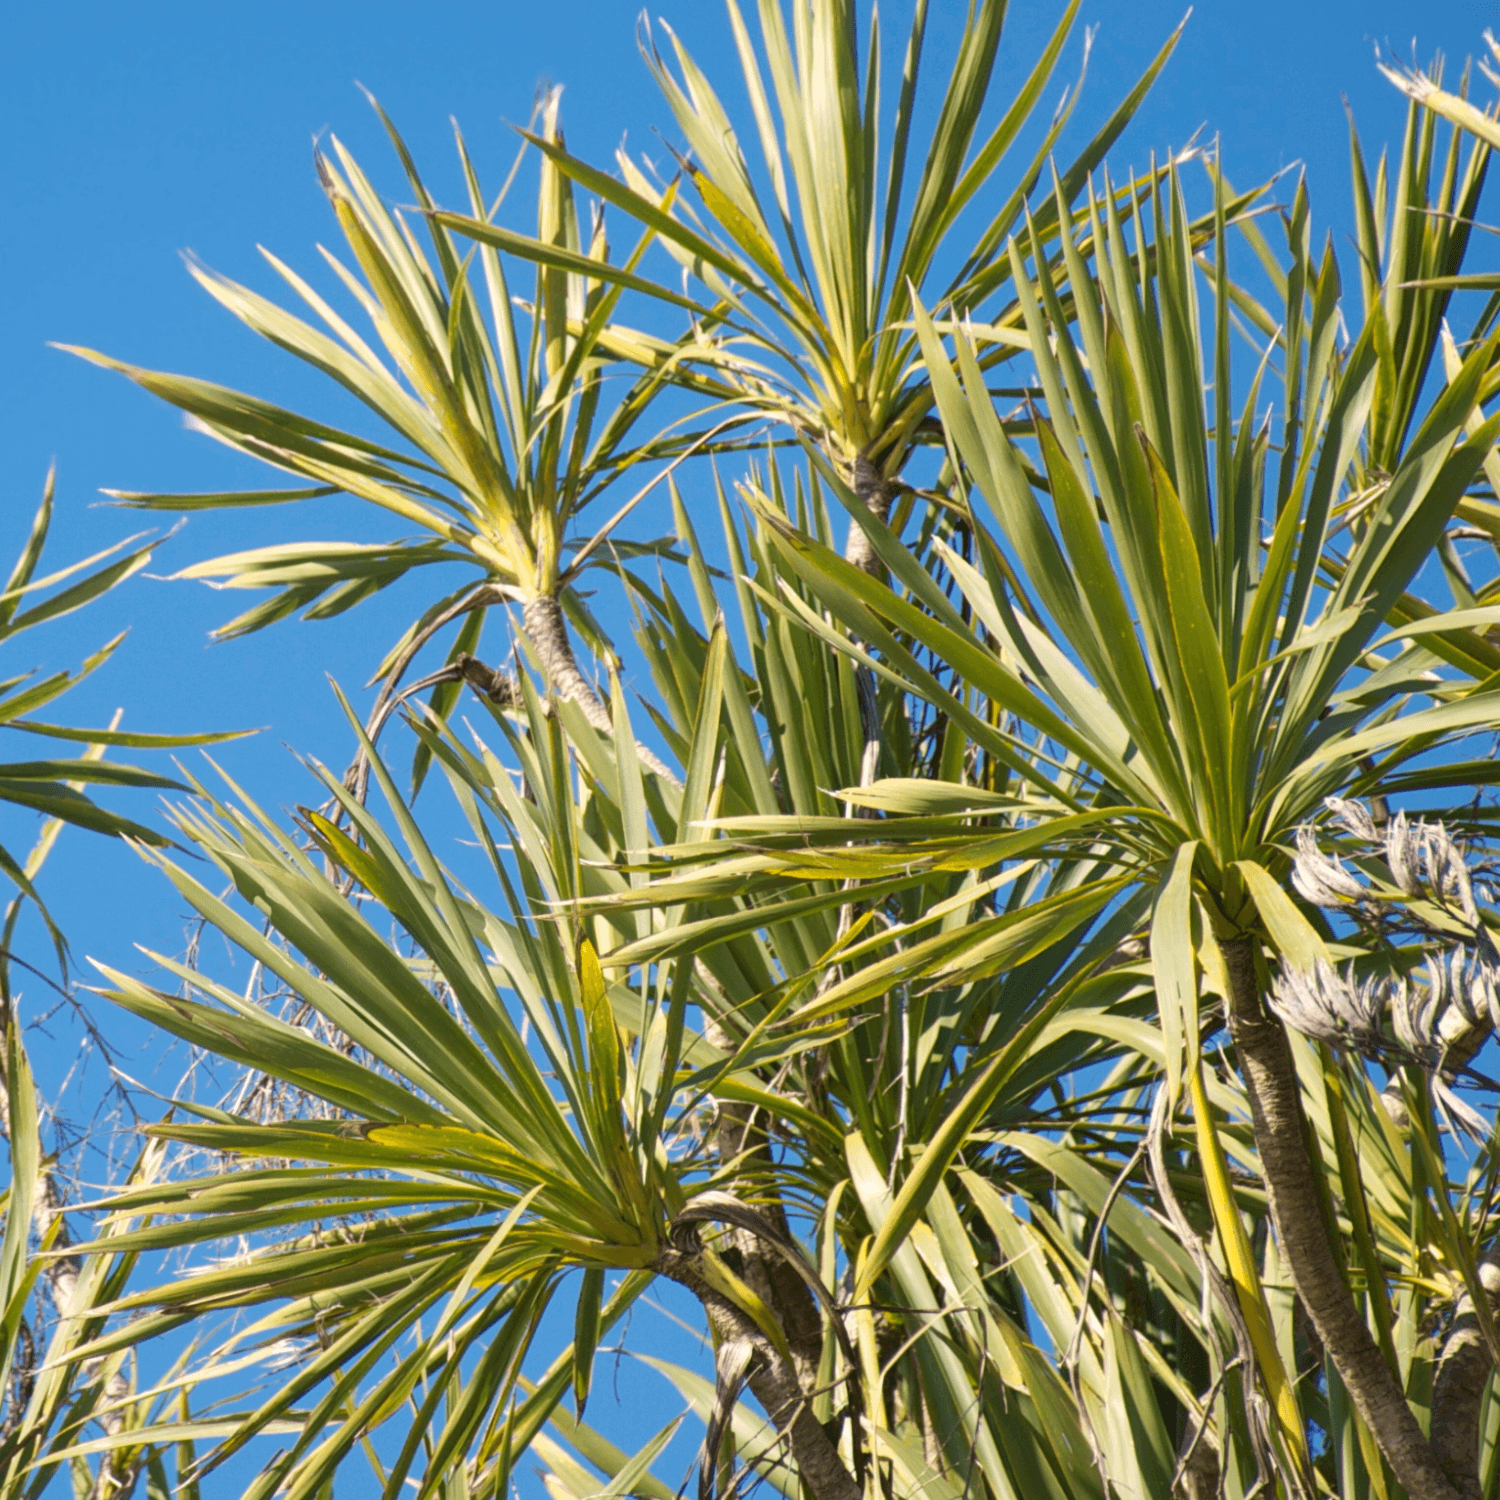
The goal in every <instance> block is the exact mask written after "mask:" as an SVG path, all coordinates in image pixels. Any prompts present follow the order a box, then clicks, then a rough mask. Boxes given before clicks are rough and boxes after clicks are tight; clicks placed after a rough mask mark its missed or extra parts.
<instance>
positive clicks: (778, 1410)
mask: <svg viewBox="0 0 1500 1500" xmlns="http://www.w3.org/2000/svg"><path fill="white" fill-rule="evenodd" d="M655 1269H656V1271H657V1272H658V1274H660V1275H662V1276H665V1277H667V1279H668V1280H670V1281H675V1282H676V1283H677V1284H678V1285H679V1286H681V1287H686V1288H687V1290H688V1291H690V1292H691V1293H692V1294H693V1295H694V1296H695V1297H696V1298H697V1299H698V1300H699V1302H701V1303H702V1304H703V1310H704V1312H706V1313H707V1314H708V1319H709V1322H710V1323H712V1324H713V1328H714V1333H715V1334H716V1335H717V1336H718V1338H719V1339H720V1341H721V1342H722V1341H728V1340H743V1341H745V1342H747V1343H748V1344H749V1345H750V1346H751V1348H752V1349H753V1350H754V1358H753V1360H752V1363H751V1366H750V1371H749V1382H748V1383H749V1386H750V1389H751V1391H752V1392H753V1393H754V1395H755V1399H756V1400H757V1401H759V1402H760V1404H761V1405H762V1406H763V1407H764V1408H765V1410H766V1415H767V1416H768V1417H769V1418H770V1419H771V1423H772V1425H773V1426H774V1427H775V1428H776V1431H777V1432H778V1433H779V1434H780V1435H781V1436H782V1437H783V1438H784V1439H785V1440H786V1443H787V1446H788V1447H789V1448H790V1449H791V1451H792V1458H793V1460H794V1462H795V1463H796V1465H797V1475H798V1477H799V1478H800V1479H801V1481H802V1483H803V1485H804V1486H805V1487H806V1492H807V1494H808V1495H809V1496H810V1497H811V1500H863V1493H862V1491H861V1489H860V1486H859V1484H858V1483H857V1482H856V1480H855V1478H854V1476H853V1475H852V1474H851V1473H850V1472H849V1470H848V1469H847V1468H846V1467H845V1466H844V1461H843V1459H842V1458H840V1457H839V1451H838V1448H837V1447H836V1446H835V1445H834V1442H833V1440H832V1439H831V1438H830V1437H829V1436H828V1434H827V1433H826V1432H824V1431H823V1424H822V1423H821V1422H819V1421H818V1419H817V1418H816V1417H815V1416H814V1415H813V1409H812V1398H811V1397H810V1396H809V1395H808V1394H807V1393H806V1392H805V1391H804V1390H803V1388H802V1383H801V1381H800V1380H798V1378H797V1372H796V1370H795V1368H794V1367H793V1365H792V1363H791V1362H790V1361H789V1360H788V1359H786V1358H785V1357H784V1356H783V1355H782V1354H781V1353H780V1352H779V1351H778V1350H777V1348H776V1346H775V1344H773V1343H772V1342H771V1340H770V1339H769V1338H767V1337H766V1335H765V1334H764V1333H762V1332H761V1330H760V1329H759V1328H757V1327H756V1326H755V1324H754V1322H752V1321H751V1319H750V1318H749V1317H747V1316H746V1315H745V1314H744V1313H743V1312H741V1311H740V1309H739V1308H738V1307H736V1306H735V1305H734V1304H733V1303H732V1302H730V1301H729V1300H728V1298H726V1297H723V1296H721V1295H720V1294H719V1293H718V1292H717V1291H715V1290H714V1288H713V1287H711V1286H710V1285H709V1284H708V1282H707V1280H706V1279H705V1278H704V1275H703V1273H702V1270H701V1269H700V1268H699V1264H698V1256H697V1255H696V1254H692V1253H689V1252H688V1251H686V1250H683V1249H679V1248H677V1247H675V1246H674V1247H671V1248H666V1249H663V1250H662V1251H661V1252H660V1254H658V1256H657V1258H656V1265H655Z"/></svg>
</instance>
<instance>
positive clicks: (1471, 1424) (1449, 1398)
mask: <svg viewBox="0 0 1500 1500" xmlns="http://www.w3.org/2000/svg"><path fill="white" fill-rule="evenodd" d="M1478 1269H1479V1283H1480V1285H1481V1286H1482V1287H1483V1288H1484V1292H1485V1295H1486V1296H1487V1297H1488V1298H1489V1303H1490V1308H1491V1311H1492V1314H1493V1315H1494V1316H1497V1317H1500V1251H1497V1250H1491V1251H1490V1252H1489V1254H1488V1255H1486V1256H1485V1257H1484V1258H1483V1259H1482V1260H1481V1261H1480V1262H1479V1268H1478ZM1493 1368H1494V1361H1493V1360H1492V1359H1491V1358H1490V1352H1489V1350H1488V1349H1487V1348H1486V1347H1485V1342H1484V1335H1483V1334H1482V1333H1481V1332H1480V1327H1479V1318H1478V1315H1477V1314H1476V1312H1475V1310H1474V1303H1473V1300H1472V1298H1471V1297H1470V1296H1469V1294H1468V1292H1467V1291H1465V1292H1464V1293H1463V1294H1462V1295H1461V1296H1460V1297H1459V1299H1458V1303H1457V1305H1456V1307H1455V1308H1454V1314H1453V1321H1452V1322H1451V1323H1450V1324H1449V1327H1448V1334H1447V1337H1446V1338H1445V1339H1444V1340H1443V1349H1442V1353H1441V1354H1440V1355H1439V1356H1438V1367H1437V1377H1436V1379H1435V1380H1434V1381H1433V1386H1432V1451H1433V1452H1434V1453H1435V1454H1436V1455H1437V1461H1438V1463H1439V1464H1441V1465H1442V1468H1443V1472H1444V1473H1445V1474H1447V1476H1448V1478H1449V1479H1450V1480H1451V1481H1452V1483H1453V1487H1454V1488H1455V1489H1456V1490H1457V1491H1458V1492H1459V1494H1460V1495H1462V1496H1463V1497H1464V1500H1480V1489H1479V1417H1480V1409H1481V1407H1482V1406H1483V1404H1484V1388H1485V1382H1486V1381H1487V1380H1488V1379H1489V1376H1490V1371H1491V1370H1492V1369H1493Z"/></svg>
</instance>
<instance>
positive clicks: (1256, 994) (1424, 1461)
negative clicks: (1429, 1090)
mask: <svg viewBox="0 0 1500 1500" xmlns="http://www.w3.org/2000/svg"><path fill="white" fill-rule="evenodd" d="M1222 947H1223V954H1224V964H1225V968H1226V969H1227V970H1228V975H1229V991H1230V995H1229V1031H1230V1035H1231V1036H1232V1037H1233V1038H1234V1043H1235V1049H1236V1051H1237V1053H1238V1056H1239V1065H1240V1072H1241V1074H1242V1075H1243V1077H1244V1080H1245V1088H1246V1092H1247V1093H1248V1094H1249V1097H1250V1116H1251V1122H1252V1125H1253V1127H1254V1132H1255V1146H1256V1150H1257V1151H1258V1152H1259V1153H1260V1161H1261V1170H1262V1171H1263V1172H1264V1173H1265V1179H1266V1192H1267V1195H1268V1197H1269V1198H1270V1204H1271V1218H1272V1221H1273V1223H1274V1224H1275V1226H1276V1236H1277V1238H1278V1239H1279V1240H1280V1242H1281V1248H1282V1254H1283V1255H1285V1257H1286V1261H1287V1265H1288V1267H1289V1268H1290V1270H1291V1273H1292V1283H1293V1285H1294V1286H1295V1287H1296V1289H1297V1295H1298V1296H1299V1297H1301V1299H1302V1304H1303V1306H1304V1307H1306V1309H1307V1311H1308V1315H1309V1316H1310V1317H1311V1318H1312V1321H1313V1326H1314V1327H1315V1328H1316V1329H1317V1330H1318V1337H1319V1338H1321V1339H1322V1340H1323V1344H1324V1346H1325V1347H1326V1348H1327V1350H1328V1352H1329V1354H1330V1355H1331V1356H1332V1358H1333V1363H1334V1366H1335V1368H1336V1369H1337V1370H1338V1372H1339V1375H1340V1377H1341V1378H1342V1380H1343V1382H1344V1385H1345V1386H1346V1387H1347V1389H1348V1391H1349V1396H1350V1399H1351V1400H1352V1401H1353V1402H1354V1406H1355V1409H1356V1410H1357V1411H1358V1412H1359V1415H1360V1417H1361V1419H1362V1420H1363V1421H1364V1424H1365V1426H1366V1427H1367V1428H1368V1429H1369V1431H1370V1433H1371V1435H1372V1436H1373V1437H1374V1438H1375V1441H1376V1442H1377V1443H1378V1444H1379V1445H1380V1451H1381V1452H1382V1453H1383V1454H1384V1455H1385V1457H1386V1460H1387V1461H1388V1462H1389V1463H1390V1466H1391V1469H1392V1471H1393V1472H1394V1473H1395V1475H1396V1478H1397V1479H1398V1480H1399V1481H1400V1482H1401V1484H1402V1485H1404V1486H1405V1488H1406V1492H1407V1494H1408V1496H1409V1497H1410V1500H1460V1495H1459V1492H1458V1491H1457V1490H1455V1489H1454V1487H1453V1485H1452V1484H1451V1483H1450V1482H1449V1479H1448V1476H1447V1475H1446V1474H1445V1473H1444V1472H1443V1469H1442V1467H1441V1466H1440V1465H1439V1463H1438V1461H1437V1458H1436V1456H1435V1454H1434V1452H1433V1449H1432V1447H1431V1445H1430V1444H1429V1443H1428V1441H1427V1439H1426V1437H1424V1436H1423V1434H1422V1429H1421V1428H1420V1427H1419V1426H1418V1425H1417V1420H1416V1418H1415V1417H1414V1416H1413V1415H1412V1413H1411V1408H1410V1407H1409V1406H1407V1404H1406V1396H1405V1394H1404V1393H1403V1392H1402V1390H1401V1388H1400V1387H1399V1386H1398V1385H1397V1384H1396V1381H1395V1377H1394V1376H1393V1375H1392V1374H1391V1372H1390V1369H1389V1367H1388V1366H1387V1365H1386V1362H1385V1358H1384V1356H1383V1355H1382V1354H1381V1352H1380V1350H1379V1348H1378V1347H1377V1346H1376V1344H1375V1340H1374V1339H1373V1338H1372V1337H1371V1336H1370V1330H1369V1328H1368V1327H1367V1326H1366V1324H1365V1320H1364V1318H1363V1317H1362V1316H1361V1315H1360V1312H1359V1309H1358V1308H1357V1307H1356V1306H1355V1304H1354V1298H1353V1296H1352V1295H1351V1293H1350V1291H1349V1288H1348V1287H1347V1285H1345V1282H1344V1278H1343V1274H1342V1272H1341V1269H1340V1265H1339V1260H1338V1258H1337V1256H1336V1254H1335V1249H1334V1246H1333V1245H1332V1244H1331V1243H1330V1242H1329V1238H1328V1232H1327V1230H1326V1228H1325V1227H1324V1220H1323V1209H1322V1203H1321V1200H1320V1197H1319V1193H1318V1185H1317V1182H1316V1180H1315V1178H1314V1176H1313V1168H1312V1162H1311V1160H1310V1154H1309V1145H1308V1142H1309V1134H1308V1126H1307V1121H1306V1118H1305V1116H1304V1114H1303V1111H1302V1096H1301V1089H1300V1086H1299V1084H1298V1080H1297V1069H1296V1064H1295V1063H1294V1062H1293V1059H1292V1050H1291V1047H1290V1045H1289V1044H1288V1042H1287V1038H1286V1032H1285V1030H1284V1029H1283V1027H1282V1024H1281V1022H1280V1021H1278V1020H1277V1019H1276V1018H1275V1017H1274V1016H1272V1015H1270V1014H1268V1012H1267V1011H1266V1009H1265V1006H1264V1004H1263V1003H1262V999H1261V992H1260V984H1259V981H1258V980H1257V978H1256V974H1255V950H1254V947H1253V946H1252V944H1251V942H1250V940H1249V939H1247V938H1236V939H1233V940H1231V941H1228V942H1225V943H1224V944H1223V945H1222Z"/></svg>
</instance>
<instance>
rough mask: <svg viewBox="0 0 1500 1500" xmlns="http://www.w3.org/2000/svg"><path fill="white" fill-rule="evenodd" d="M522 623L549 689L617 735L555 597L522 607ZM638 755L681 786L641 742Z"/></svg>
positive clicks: (596, 724) (597, 725)
mask: <svg viewBox="0 0 1500 1500" xmlns="http://www.w3.org/2000/svg"><path fill="white" fill-rule="evenodd" d="M521 621H522V624H523V625H524V627H525V630H526V639H527V640H528V641H530V642H531V646H532V649H533V650H534V651H535V652H536V654H537V660H538V661H539V662H541V664H542V673H543V675H544V676H545V677H546V679H547V686H548V687H550V688H551V689H552V691H553V692H554V693H556V694H557V696H558V697H559V698H564V699H566V700H567V701H568V702H570V703H576V704H577V705H578V706H579V708H581V709H582V710H583V716H584V718H586V719H587V720H588V721H589V723H590V724H592V725H593V726H594V728H595V729H597V730H599V731H600V733H601V734H613V733H614V728H615V726H614V720H613V719H612V718H611V717H610V712H609V708H608V707H607V705H606V704H605V703H604V700H603V699H602V698H600V696H599V695H598V693H596V692H595V691H594V685H593V684H592V683H591V682H590V681H589V680H588V678H587V677H585V676H584V675H583V673H582V672H580V671H579V670H578V659H577V658H576V657H575V656H574V655H573V643H572V642H571V641H570V640H569V639H568V625H567V621H566V620H565V619H564V618H563V611H562V604H561V603H560V602H559V600H558V599H557V597H556V595H554V594H539V595H538V596H537V597H536V598H534V599H528V600H527V601H526V602H525V603H524V604H523V605H522V606H521ZM636 753H637V754H638V755H639V756H640V758H641V763H642V764H643V765H645V766H649V767H650V769H651V770H653V771H655V772H656V774H657V775H658V776H664V777H666V778H667V780H668V781H670V782H672V784H673V785H674V786H679V785H681V783H680V782H679V781H678V779H677V777H676V775H674V774H673V772H672V771H671V770H670V769H669V768H668V766H667V765H666V763H665V762H664V761H663V760H662V759H661V758H660V757H659V756H657V755H656V754H654V753H653V752H652V751H651V750H649V749H648V748H647V747H646V746H645V745H643V744H641V743H640V741H639V740H637V741H636Z"/></svg>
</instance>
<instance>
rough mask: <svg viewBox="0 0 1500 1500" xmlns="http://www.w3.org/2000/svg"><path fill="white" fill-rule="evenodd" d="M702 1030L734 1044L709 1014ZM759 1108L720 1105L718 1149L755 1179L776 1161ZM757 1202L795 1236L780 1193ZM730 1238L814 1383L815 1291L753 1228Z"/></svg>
mask: <svg viewBox="0 0 1500 1500" xmlns="http://www.w3.org/2000/svg"><path fill="white" fill-rule="evenodd" d="M703 1035H704V1038H705V1040H706V1041H708V1042H709V1043H710V1045H712V1046H715V1047H717V1048H719V1050H720V1051H721V1052H725V1053H732V1052H733V1051H734V1050H735V1045H736V1044H735V1039H734V1038H733V1037H732V1036H730V1034H729V1033H728V1032H727V1031H725V1030H724V1028H723V1027H722V1026H720V1025H719V1024H718V1022H717V1021H715V1020H713V1019H712V1018H711V1017H705V1018H704V1026H703ZM757 1113H758V1111H757V1110H756V1108H755V1106H754V1105H752V1104H738V1103H732V1102H728V1101H724V1100H721V1101H719V1103H718V1105H717V1106H716V1109H715V1114H714V1153H715V1155H716V1156H717V1157H718V1158H719V1160H720V1162H721V1163H728V1162H732V1161H737V1162H738V1163H739V1167H738V1170H737V1172H736V1176H737V1177H738V1178H739V1179H740V1180H742V1181H743V1180H744V1179H745V1178H746V1177H747V1176H748V1177H749V1178H750V1179H751V1180H752V1181H753V1180H754V1177H755V1174H756V1171H757V1169H758V1168H762V1167H763V1168H764V1169H765V1170H766V1171H767V1172H768V1173H769V1171H770V1168H771V1166H772V1161H771V1151H770V1142H769V1140H768V1139H767V1137H766V1131H765V1126H764V1124H763V1123H760V1122H757V1120H756V1115H757ZM755 1207H756V1209H757V1211H758V1212H759V1213H760V1214H762V1215H763V1216H764V1217H765V1218H766V1219H767V1220H768V1221H769V1222H770V1224H771V1227H772V1228H773V1229H774V1230H775V1231H776V1232H777V1233H778V1234H780V1235H781V1236H782V1237H783V1238H785V1239H788V1240H789V1239H791V1237H792V1236H791V1229H790V1228H789V1226H788V1224H787V1221H786V1210H785V1208H784V1207H783V1206H782V1202H781V1199H780V1197H778V1196H776V1195H774V1194H768V1195H756V1202H755ZM725 1238H726V1240H727V1242H728V1243H729V1244H730V1245H732V1246H733V1247H734V1249H736V1250H738V1251H739V1253H740V1257H741V1260H742V1262H743V1269H742V1270H741V1272H740V1275H741V1276H742V1277H743V1278H744V1280H745V1283H746V1284H747V1285H748V1286H749V1288H750V1290H751V1291H752V1292H754V1293H755V1295H756V1296H757V1297H759V1298H760V1300H761V1301H762V1302H764V1303H765V1304H766V1306H767V1307H769V1308H770V1309H771V1311H772V1312H773V1313H774V1314H775V1315H776V1321H777V1322H778V1323H779V1324H780V1326H781V1330H782V1332H783V1333H784V1334H785V1335H786V1341H787V1347H788V1348H790V1350H791V1351H792V1362H793V1364H794V1365H795V1367H796V1372H797V1377H798V1379H799V1380H801V1382H802V1383H803V1385H804V1386H806V1387H807V1388H808V1389H811V1388H812V1385H813V1382H814V1381H815V1380H816V1379H817V1375H818V1365H819V1362H820V1361H821V1359H822V1356H823V1319H822V1317H821V1315H820V1314H819V1312H818V1304H817V1303H816V1302H815V1301H814V1300H813V1295H812V1293H811V1292H810V1291H808V1289H807V1286H806V1285H805V1284H804V1282H803V1280H802V1278H801V1277H800V1276H798V1275H797V1273H796V1272H795V1271H794V1270H793V1269H792V1268H791V1266H789V1265H788V1264H787V1263H786V1261H785V1260H784V1259H783V1258H782V1257H781V1256H779V1255H772V1254H767V1253H766V1251H765V1249H764V1248H763V1246H762V1245H761V1243H760V1240H759V1239H758V1238H757V1237H756V1236H755V1235H754V1234H752V1233H751V1232H750V1231H749V1230H746V1229H739V1228H730V1229H728V1230H727V1231H726V1233H725Z"/></svg>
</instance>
